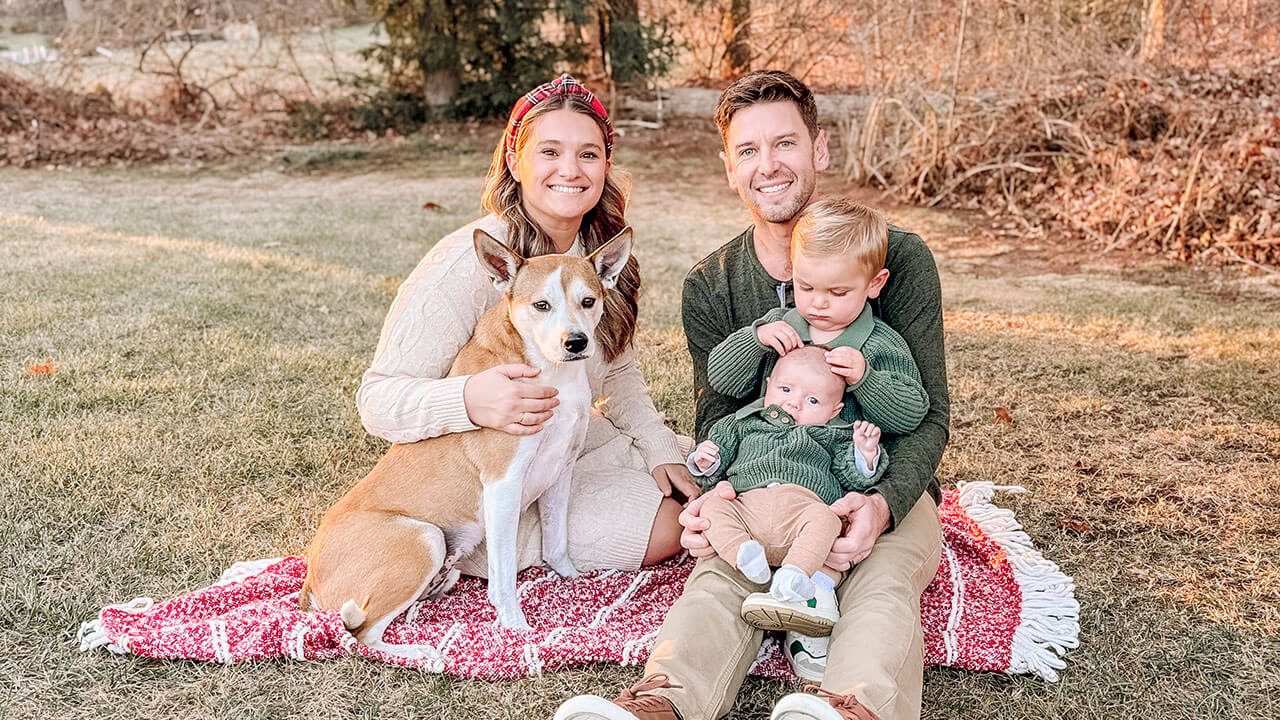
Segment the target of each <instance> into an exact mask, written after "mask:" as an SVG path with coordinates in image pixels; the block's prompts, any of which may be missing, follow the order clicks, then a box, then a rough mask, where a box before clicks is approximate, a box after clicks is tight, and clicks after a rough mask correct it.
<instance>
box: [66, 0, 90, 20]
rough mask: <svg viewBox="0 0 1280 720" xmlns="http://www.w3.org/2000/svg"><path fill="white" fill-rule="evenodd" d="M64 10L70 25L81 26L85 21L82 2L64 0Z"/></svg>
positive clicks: (78, 0)
mask: <svg viewBox="0 0 1280 720" xmlns="http://www.w3.org/2000/svg"><path fill="white" fill-rule="evenodd" d="M62 9H63V10H65V11H66V13H67V24H68V25H79V24H80V23H82V22H84V21H85V13H84V5H83V4H82V3H81V2H80V0H62Z"/></svg>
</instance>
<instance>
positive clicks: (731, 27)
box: [725, 0, 751, 75]
mask: <svg viewBox="0 0 1280 720" xmlns="http://www.w3.org/2000/svg"><path fill="white" fill-rule="evenodd" d="M725 39H726V42H725V58H726V59H727V60H728V70H729V74H730V75H742V74H744V73H747V72H750V70H751V0H730V1H729V24H728V26H727V27H726V28H725Z"/></svg>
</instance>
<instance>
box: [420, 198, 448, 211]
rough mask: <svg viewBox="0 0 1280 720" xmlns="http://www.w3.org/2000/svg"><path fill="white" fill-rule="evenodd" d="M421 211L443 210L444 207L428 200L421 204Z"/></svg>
mask: <svg viewBox="0 0 1280 720" xmlns="http://www.w3.org/2000/svg"><path fill="white" fill-rule="evenodd" d="M422 209H423V210H443V209H444V206H443V205H441V204H440V203H433V202H431V201H430V200H428V201H426V202H424V203H422Z"/></svg>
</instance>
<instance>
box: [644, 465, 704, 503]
mask: <svg viewBox="0 0 1280 720" xmlns="http://www.w3.org/2000/svg"><path fill="white" fill-rule="evenodd" d="M653 481H654V482H655V483H657V484H658V489H659V490H661V491H662V494H663V495H664V496H666V497H671V490H672V489H673V488H674V489H675V490H678V491H679V492H680V493H681V494H683V495H684V496H685V497H687V498H689V499H690V500H692V499H694V498H696V497H698V496H699V495H701V494H702V488H701V487H699V485H698V483H696V482H694V479H693V476H692V475H690V474H689V468H686V467H685V466H684V465H681V464H680V463H663V464H661V465H659V466H658V467H656V468H654V469H653Z"/></svg>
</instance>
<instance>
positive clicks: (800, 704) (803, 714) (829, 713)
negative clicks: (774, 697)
mask: <svg viewBox="0 0 1280 720" xmlns="http://www.w3.org/2000/svg"><path fill="white" fill-rule="evenodd" d="M769 720H844V718H842V717H840V713H838V712H836V709H835V708H833V707H831V705H830V704H828V703H827V702H826V701H824V700H821V699H819V698H818V697H817V696H816V695H810V694H808V693H791V694H790V695H787V696H786V697H784V698H782V699H781V700H779V701H778V704H777V705H774V706H773V712H772V713H770V715H769Z"/></svg>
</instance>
